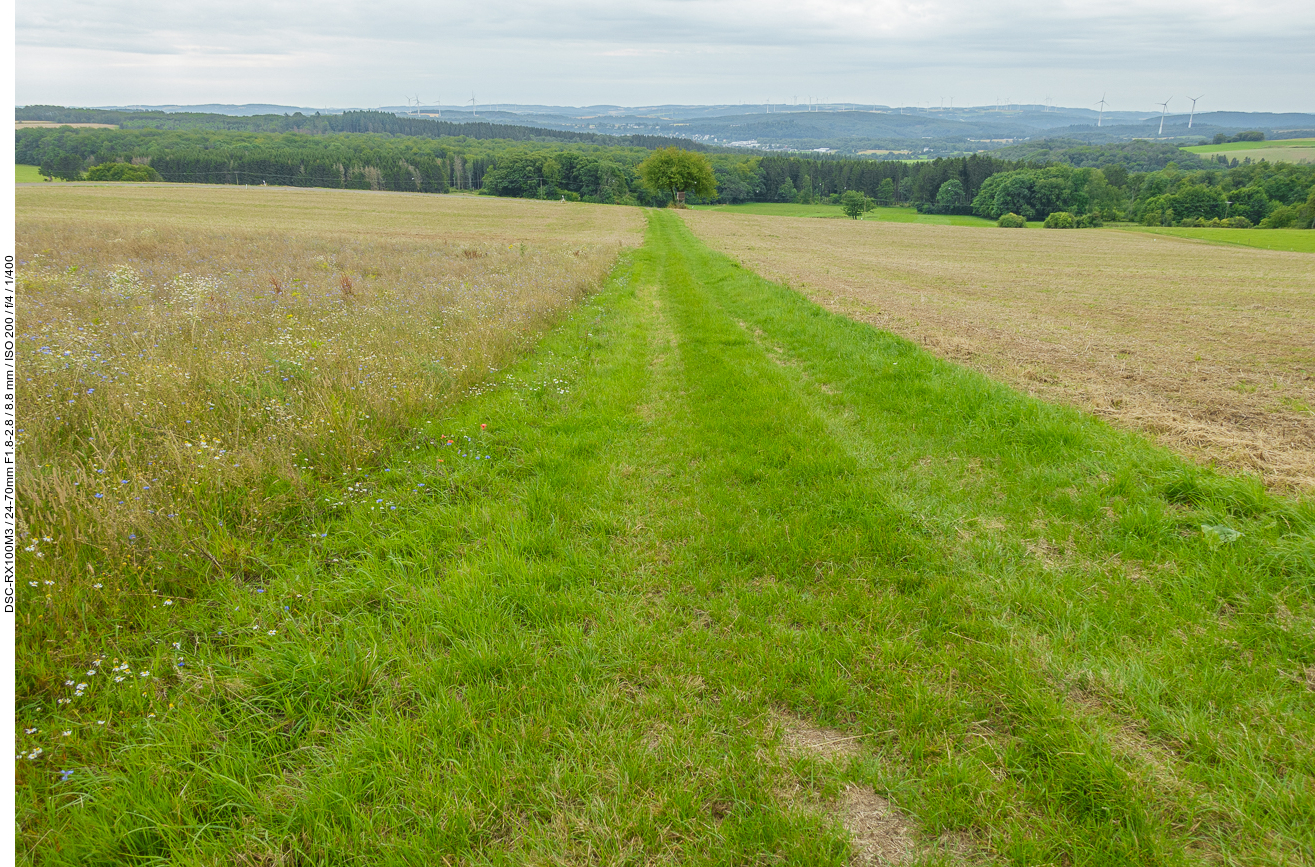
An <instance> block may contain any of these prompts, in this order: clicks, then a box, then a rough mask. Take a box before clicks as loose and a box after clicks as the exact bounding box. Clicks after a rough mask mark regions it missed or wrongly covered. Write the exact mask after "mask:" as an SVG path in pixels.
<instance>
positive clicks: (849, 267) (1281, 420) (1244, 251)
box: [681, 211, 1315, 492]
mask: <svg viewBox="0 0 1315 867" xmlns="http://www.w3.org/2000/svg"><path fill="white" fill-rule="evenodd" d="M681 216H682V217H683V218H684V219H685V220H686V221H687V222H688V223H689V224H690V226H691V227H692V228H693V229H694V230H695V231H696V232H697V233H698V234H699V235H700V236H701V237H702V238H704V239H705V240H706V241H707V242H708V243H709V244H711V245H712V246H713V247H715V248H717V249H718V250H720V251H721V252H723V253H726V254H727V255H729V256H732V257H734V258H736V259H738V260H740V261H742V262H743V263H744V264H746V265H748V266H750V267H752V268H754V269H756V270H757V271H758V272H759V273H761V274H763V275H764V276H766V277H768V278H770V279H774V280H780V281H785V282H788V283H789V284H790V285H792V286H794V287H795V288H797V289H799V290H800V291H802V292H804V293H805V294H806V295H808V296H809V297H810V298H812V299H813V300H815V301H817V302H818V303H820V304H823V305H824V306H827V307H829V308H831V309H833V310H835V311H837V312H840V313H843V314H844V315H847V316H850V317H853V318H855V319H858V320H861V321H864V322H869V323H871V324H873V325H876V326H878V327H880V328H883V329H886V330H889V331H893V332H895V333H897V334H900V335H902V336H905V337H907V338H909V339H911V340H913V341H915V342H917V343H919V344H920V345H922V346H923V347H925V348H927V349H928V350H930V351H932V352H935V353H937V354H938V355H941V356H942V357H945V358H948V359H951V360H954V361H958V362H961V363H964V364H967V365H969V366H971V367H974V368H976V369H978V370H980V371H982V372H984V373H986V374H988V375H990V376H992V377H994V378H997V379H1000V380H1002V381H1004V382H1006V383H1008V384H1010V385H1012V386H1014V387H1016V388H1019V389H1022V390H1025V391H1027V392H1029V393H1031V394H1034V395H1036V396H1038V397H1042V398H1045V399H1047V400H1055V401H1061V402H1066V403H1070V404H1072V405H1075V406H1078V407H1080V408H1082V409H1084V410H1087V411H1090V412H1093V413H1095V414H1097V415H1099V416H1101V417H1103V418H1106V419H1109V420H1111V421H1114V422H1116V423H1119V424H1121V425H1124V426H1126V427H1129V428H1133V429H1136V430H1139V431H1142V432H1144V433H1147V434H1150V435H1151V436H1153V437H1154V438H1156V439H1157V440H1158V441H1159V442H1161V443H1162V444H1164V445H1166V446H1168V447H1170V448H1173V449H1175V450H1177V451H1179V452H1180V453H1182V454H1185V455H1188V456H1190V457H1192V458H1194V459H1196V460H1200V461H1206V462H1215V463H1217V464H1219V465H1222V466H1224V467H1227V468H1230V469H1234V470H1244V471H1248V472H1253V473H1257V474H1259V475H1260V476H1262V477H1263V478H1264V480H1265V482H1266V484H1268V485H1270V486H1271V487H1274V488H1282V489H1290V490H1297V491H1305V492H1309V491H1311V490H1315V337H1312V335H1315V258H1313V257H1311V256H1310V255H1308V254H1303V253H1286V252H1277V251H1270V250H1255V249H1248V248H1241V247H1237V248H1235V247H1226V246H1215V245H1207V244H1199V243H1194V242H1190V241H1182V240H1177V239H1173V238H1165V237H1148V236H1146V235H1139V234H1134V233H1124V232H1117V231H1106V230H1096V231H1075V232H1046V231H1039V230H1031V231H1021V232H1003V231H1000V232H997V231H991V230H987V229H977V228H965V227H957V226H921V225H914V224H901V223H884V222H869V221H863V222H859V221H836V220H828V221H820V220H807V219H793V218H788V217H761V216H753V215H741V214H728V213H719V212H700V211H687V212H682V213H681Z"/></svg>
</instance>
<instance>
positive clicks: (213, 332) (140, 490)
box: [17, 185, 642, 668]
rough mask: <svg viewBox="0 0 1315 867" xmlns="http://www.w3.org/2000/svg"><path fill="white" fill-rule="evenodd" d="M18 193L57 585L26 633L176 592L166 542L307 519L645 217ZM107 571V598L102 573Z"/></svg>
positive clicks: (540, 321) (507, 353)
mask: <svg viewBox="0 0 1315 867" xmlns="http://www.w3.org/2000/svg"><path fill="white" fill-rule="evenodd" d="M17 216H18V259H19V263H20V271H19V273H20V276H19V287H18V293H19V299H20V305H21V320H20V339H19V360H18V364H19V371H20V374H19V383H18V385H19V389H18V395H19V415H20V425H19V426H20V431H19V480H20V482H19V508H20V512H19V520H20V525H21V532H22V534H23V539H24V542H23V551H22V553H21V555H20V556H21V561H20V562H21V567H22V569H23V573H24V576H25V577H26V578H27V579H31V580H26V581H24V587H23V588H22V589H23V590H25V591H26V592H28V593H31V594H35V595H39V596H40V597H42V598H43V599H44V600H45V602H46V606H45V610H44V612H42V611H40V610H39V609H38V608H37V607H34V606H28V607H27V608H26V609H25V610H26V611H27V612H28V614H27V616H28V618H29V619H30V620H31V621H32V623H29V624H28V625H29V626H30V627H33V628H34V629H35V631H28V633H27V635H28V636H29V638H31V639H32V640H34V641H36V642H38V644H39V643H40V642H41V641H54V642H57V643H60V644H61V645H63V644H64V643H65V641H66V640H67V639H68V637H69V635H70V634H76V633H80V632H82V631H83V630H85V629H86V627H87V623H88V620H87V618H88V617H90V618H93V619H94V618H96V617H98V616H101V615H103V614H105V613H107V610H108V609H107V606H108V607H109V608H110V609H113V608H116V607H118V606H121V605H124V604H128V602H127V600H130V599H131V598H136V597H134V596H133V594H134V593H141V594H146V597H149V596H150V595H151V592H152V591H154V590H160V589H162V588H160V587H159V586H157V584H153V583H151V582H149V581H146V580H145V578H144V577H143V576H144V574H145V573H147V572H150V573H152V574H155V573H160V574H161V575H173V576H175V578H173V579H171V580H181V579H180V578H176V576H178V575H181V574H183V573H182V572H181V571H178V570H171V569H170V568H169V564H170V562H174V561H178V560H179V559H180V558H193V559H192V560H191V562H198V559H197V558H199V559H202V560H206V561H211V562H213V563H215V564H218V565H220V566H222V569H223V571H224V572H225V573H226V574H239V575H240V574H242V573H243V571H244V570H246V571H250V570H258V569H259V555H260V550H261V549H262V546H264V545H267V544H270V543H277V542H278V541H279V540H280V539H286V538H288V537H289V535H290V534H291V535H295V534H299V533H309V532H310V530H311V529H313V528H314V527H315V526H316V523H317V522H318V521H319V520H320V519H321V518H323V517H324V516H326V515H327V514H328V513H329V512H331V511H332V510H333V509H335V508H337V507H338V505H339V504H341V503H343V502H345V501H346V500H348V499H351V498H352V497H353V496H354V495H356V494H359V491H358V490H354V489H353V488H352V486H351V480H352V479H353V477H354V475H355V474H356V473H357V472H358V471H362V470H364V469H369V468H370V467H371V466H372V464H373V462H375V461H376V460H377V459H378V458H379V456H380V454H381V452H382V453H387V452H388V451H390V450H395V449H396V448H398V447H399V444H401V443H404V442H406V441H408V438H411V439H414V440H421V439H423V440H426V441H428V440H430V439H432V438H434V437H437V436H438V435H439V433H438V432H437V431H436V430H435V428H434V425H433V424H432V423H431V421H430V418H431V416H432V415H433V414H434V413H435V412H437V411H439V410H441V409H442V408H443V407H444V406H446V405H448V404H449V403H450V402H451V401H452V400H453V399H454V398H455V397H457V396H459V395H461V394H463V393H465V392H467V391H468V390H469V389H471V388H472V387H473V386H476V385H477V384H478V383H480V382H481V381H482V380H485V379H487V378H488V376H489V374H490V371H492V370H494V369H496V368H498V367H499V366H500V365H502V364H503V363H505V362H506V361H507V360H508V359H509V358H510V357H511V356H512V355H514V354H515V353H516V352H518V351H519V350H522V349H523V348H525V347H526V346H527V345H529V344H530V343H531V342H533V341H534V340H535V338H536V336H537V335H538V334H539V333H540V332H542V331H543V329H545V328H546V327H548V326H549V325H550V324H551V323H552V322H554V320H556V319H557V318H558V317H560V316H561V315H563V311H564V309H565V308H566V307H567V306H568V305H570V304H571V303H572V302H573V301H575V300H576V299H578V298H579V297H581V295H583V294H584V293H587V292H589V291H590V290H591V289H592V288H593V287H595V286H597V285H599V283H600V280H601V279H602V278H603V276H604V274H605V272H606V271H607V269H608V267H609V265H610V263H611V262H612V261H613V260H614V259H615V257H616V255H617V253H618V251H619V249H620V248H621V247H624V246H626V245H633V244H636V243H637V242H638V241H639V228H640V224H641V219H642V215H641V214H640V213H639V211H638V210H635V209H621V208H603V207H594V206H570V205H561V204H557V205H553V204H551V203H534V202H522V201H509V200H489V199H476V198H471V197H461V198H458V197H442V198H440V197H425V196H402V195H392V194H385V195H379V194H368V193H346V192H330V191H322V190H292V189H263V188H245V189H241V188H216V187H100V188H86V187H79V186H73V185H67V186H65V185H59V186H53V187H50V188H34V189H20V190H19V191H18V209H17ZM110 573H112V574H113V575H114V581H113V584H114V586H115V588H116V590H117V593H116V595H115V596H114V597H113V600H114V601H112V602H111V601H107V599H108V598H109V597H107V596H106V595H105V594H100V595H96V594H92V595H90V596H89V595H87V594H88V593H89V592H90V590H91V589H92V586H93V584H94V585H95V588H94V589H97V590H99V589H101V588H102V585H106V586H108V584H109V583H111V582H110V581H109V579H105V580H103V581H96V580H95V579H94V578H92V577H90V576H91V575H93V574H94V575H100V576H103V575H106V574H110ZM148 585H149V586H148ZM173 592H175V593H183V592H186V588H185V587H174V588H173ZM143 598H145V597H143ZM142 604H145V603H142ZM37 621H41V622H42V623H44V624H45V625H44V626H42V627H40V628H36V627H37ZM38 668H39V666H38Z"/></svg>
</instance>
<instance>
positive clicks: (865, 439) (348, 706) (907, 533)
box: [20, 213, 1315, 865]
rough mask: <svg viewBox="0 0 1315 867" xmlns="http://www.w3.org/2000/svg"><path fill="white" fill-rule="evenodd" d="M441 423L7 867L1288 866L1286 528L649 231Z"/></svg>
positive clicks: (1294, 695) (1291, 754)
mask: <svg viewBox="0 0 1315 867" xmlns="http://www.w3.org/2000/svg"><path fill="white" fill-rule="evenodd" d="M442 425H443V428H444V433H447V434H449V436H447V437H444V438H443V440H442V441H443V442H448V441H451V442H452V443H453V444H452V445H450V446H448V445H444V446H441V447H439V448H437V449H433V450H425V451H414V452H412V453H411V454H410V455H409V456H407V457H406V458H405V459H402V458H399V460H398V462H397V463H396V465H395V466H393V467H390V468H389V469H388V471H387V472H386V473H380V474H378V476H377V477H376V478H375V479H373V480H372V481H371V482H370V484H372V485H374V486H375V488H374V489H375V491H376V493H377V495H378V496H377V498H376V499H377V500H378V501H379V503H378V504H377V505H375V504H371V505H370V506H362V507H360V508H359V509H357V510H356V511H355V512H353V513H352V514H350V515H349V516H347V517H345V518H344V519H343V520H342V521H340V522H339V523H337V524H336V525H334V526H330V527H326V528H324V536H323V537H322V538H321V539H319V540H318V541H316V542H315V543H314V544H313V545H312V546H311V547H309V548H307V549H304V550H299V551H289V552H288V554H287V557H286V559H285V560H284V561H283V562H280V563H275V564H271V565H270V569H269V572H268V574H267V575H264V576H262V577H261V578H260V579H259V580H258V581H256V582H255V583H251V582H250V581H248V583H240V582H237V581H232V580H229V579H227V578H223V577H221V576H220V577H217V578H216V585H215V587H216V589H215V594H214V597H213V598H212V599H210V600H207V601H206V602H198V603H196V604H195V605H194V606H193V611H192V614H191V615H190V616H191V620H190V621H188V622H189V623H190V624H191V626H190V628H189V631H187V633H186V634H180V635H179V636H178V637H177V640H178V641H179V645H180V647H181V648H182V650H181V651H180V652H182V653H183V655H184V657H185V662H186V664H185V665H184V666H183V667H181V668H179V669H178V671H179V673H178V675H177V681H176V682H175V683H174V685H173V686H172V693H171V695H172V698H171V701H173V702H174V704H175V705H176V708H175V710H174V711H171V713H170V715H168V716H167V717H165V718H162V719H158V720H153V721H151V722H150V723H149V724H142V725H141V726H139V727H138V728H136V729H131V728H128V727H127V726H125V727H124V730H123V734H122V738H121V742H120V746H119V747H118V748H117V749H116V750H114V751H113V752H106V753H105V754H104V755H103V756H102V758H101V760H100V761H98V762H96V763H94V764H93V765H92V766H91V767H88V768H86V769H85V770H80V772H79V773H78V774H77V775H75V776H73V777H72V778H71V779H70V780H68V781H65V782H62V783H57V782H52V781H45V780H43V779H37V778H35V777H33V778H32V779H30V780H29V781H28V782H27V783H26V787H25V788H24V789H23V790H22V791H20V802H21V803H22V804H23V805H24V809H25V813H24V824H23V831H22V841H23V845H24V847H25V849H26V851H27V854H28V857H29V859H30V860H32V861H35V862H39V863H52V864H53V863H69V864H74V863H77V864H95V863H122V862H125V861H134V862H136V863H174V864H211V863H250V864H297V863H305V864H394V863H395V864H404V863H405V864H438V863H454V864H455V863H499V864H524V863H544V864H549V863H554V864H555V863H572V864H573V863H608V864H611V863H636V864H639V863H673V864H674V863H680V864H743V863H793V864H844V863H848V862H850V861H851V859H865V858H866V859H872V858H876V857H878V856H885V857H889V858H891V859H893V860H894V861H895V862H896V863H996V862H1003V863H1016V864H1045V863H1052V864H1110V865H1113V864H1128V863H1137V864H1192V863H1208V862H1210V861H1211V860H1212V859H1217V858H1219V857H1224V858H1228V859H1233V861H1234V862H1236V863H1248V864H1284V863H1290V864H1296V863H1303V861H1305V860H1309V859H1311V858H1312V857H1315V823H1312V822H1311V817H1312V816H1315V786H1312V777H1315V762H1313V761H1312V758H1311V757H1312V755H1315V749H1312V747H1313V746H1315V691H1312V690H1313V689H1315V628H1312V627H1313V626H1315V607H1313V606H1312V589H1313V588H1312V575H1313V574H1315V541H1313V537H1312V526H1313V525H1315V516H1313V515H1312V511H1311V509H1310V508H1309V506H1308V505H1301V504H1297V505H1294V504H1291V503H1284V502H1280V501H1276V500H1273V499H1270V498H1268V497H1267V496H1266V495H1265V494H1264V493H1263V492H1262V491H1261V490H1259V489H1258V488H1257V487H1255V486H1252V485H1248V484H1246V483H1244V482H1241V481H1234V480H1228V479H1223V478H1220V477H1216V476H1214V475H1212V474H1211V473H1209V472H1207V471H1203V470H1199V469H1196V468H1192V467H1189V466H1187V465H1185V464H1183V463H1182V462H1181V461H1179V460H1177V459H1175V458H1173V457H1171V456H1169V455H1168V454H1167V453H1165V452H1162V451H1159V450H1156V449H1154V448H1152V447H1150V446H1148V445H1146V444H1145V443H1144V442H1143V441H1141V440H1139V439H1136V438H1134V437H1132V436H1129V435H1126V434H1122V433H1118V432H1115V431H1112V430H1111V429H1109V428H1108V427H1106V426H1104V425H1101V424H1099V423H1097V422H1094V421H1092V420H1090V419H1086V418H1083V417H1080V416H1079V415H1077V414H1076V413H1074V412H1071V411H1068V410H1064V409H1059V408H1055V407H1052V406H1048V405H1045V404H1042V403H1039V402H1037V401H1033V400H1030V399H1027V398H1025V397H1021V396H1019V395H1018V394H1016V393H1013V392H1010V391H1008V390H1006V389H1004V388H1003V387H1001V386H998V385H995V384H992V383H991V382H989V381H987V380H985V379H983V378H982V377H979V376H977V375H974V374H971V373H969V372H967V371H965V370H963V369H961V368H956V367H953V366H950V365H947V364H944V363H942V362H939V361H937V360H936V359H934V358H932V357H931V356H929V355H927V354H925V353H922V352H920V351H918V350H917V349H916V348H915V347H914V346H912V345H911V344H909V343H907V342H905V341H902V340H900V339H898V338H895V337H893V336H891V335H889V334H885V333H882V332H878V331H874V330H873V329H871V328H869V327H867V326H864V325H860V324H857V323H854V322H851V321H848V320H845V319H843V318H840V317H837V316H834V315H832V314H829V313H826V312H825V311H823V310H821V309H820V308H818V307H816V306H814V305H812V304H810V303H808V302H807V301H805V300H803V299H802V298H801V297H800V296H798V295H797V294H795V293H792V292H790V291H788V290H786V289H783V288H781V287H779V286H776V285H774V284H770V283H767V282H766V281H763V280H762V279H760V278H758V277H757V276H756V275H754V274H752V273H750V272H748V271H746V270H744V269H742V268H740V267H738V266H736V265H735V264H734V263H732V262H730V261H729V260H727V259H725V258H724V257H721V256H718V255H716V254H714V253H712V252H710V251H709V250H707V249H706V248H705V247H703V246H702V245H701V244H700V243H699V242H698V241H697V240H696V239H695V238H694V237H693V236H692V235H690V234H689V231H688V230H687V229H686V228H685V227H684V225H683V224H682V223H681V222H680V221H679V220H678V219H677V218H675V217H674V216H673V215H671V214H665V213H655V214H653V215H652V218H651V224H650V228H649V236H648V241H647V243H646V245H645V247H644V248H643V249H641V250H640V251H639V252H638V253H636V254H635V255H634V256H633V257H632V258H631V260H629V261H628V262H627V263H624V264H623V265H622V266H621V267H620V268H619V269H618V271H617V274H616V276H615V278H614V279H613V281H612V282H611V283H610V284H609V287H608V288H607V290H606V291H605V292H604V293H602V294H601V295H599V296H596V297H595V298H594V299H593V300H592V301H591V302H590V303H589V304H587V305H585V306H583V307H581V308H580V309H579V310H578V311H577V312H576V314H575V316H574V317H573V319H572V320H571V322H570V323H568V324H567V325H565V326H564V327H562V328H560V329H559V330H558V331H556V332H554V333H553V334H552V335H550V336H549V338H548V339H547V340H546V341H545V343H544V344H543V345H542V346H541V348H540V349H539V350H538V351H537V352H536V353H535V354H534V355H533V356H531V357H529V358H527V359H526V360H525V361H524V362H523V363H521V364H520V365H518V366H516V367H515V368H513V369H511V371H510V372H509V373H508V375H507V376H506V378H505V379H504V380H502V381H501V382H500V384H499V386H498V387H497V388H494V389H491V390H490V391H489V392H488V393H486V394H485V395H483V396H479V397H476V398H473V399H472V400H471V401H469V402H468V403H466V404H465V405H463V406H462V407H461V408H460V414H459V415H458V416H457V417H454V418H452V419H448V420H444V421H443V422H442ZM485 425H486V426H487V427H483V426H485ZM394 505H395V506H397V508H396V510H394V509H393V508H391V507H392V506H394ZM1203 525H1204V526H1205V527H1207V528H1209V529H1207V530H1204V531H1203V530H1202V527H1203ZM1232 532H1240V533H1241V534H1242V535H1241V536H1240V537H1236V538H1232V539H1231V541H1228V539H1230V538H1231V536H1232ZM237 621H240V622H241V623H242V624H243V625H242V628H241V629H240V630H234V629H233V628H232V627H231V626H228V627H226V626H225V624H232V623H234V622H237ZM248 624H249V626H248ZM234 633H236V634H234ZM891 805H894V806H893V807H892V806H891ZM56 844H57V845H56Z"/></svg>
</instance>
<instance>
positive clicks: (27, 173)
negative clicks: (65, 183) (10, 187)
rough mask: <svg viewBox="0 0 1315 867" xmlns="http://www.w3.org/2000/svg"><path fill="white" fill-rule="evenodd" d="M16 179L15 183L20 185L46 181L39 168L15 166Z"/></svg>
mask: <svg viewBox="0 0 1315 867" xmlns="http://www.w3.org/2000/svg"><path fill="white" fill-rule="evenodd" d="M14 178H15V180H14V182H15V183H18V184H33V183H38V182H40V181H42V180H44V178H42V176H41V170H40V168H39V167H38V166H23V165H15V166H14Z"/></svg>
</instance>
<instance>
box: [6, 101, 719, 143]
mask: <svg viewBox="0 0 1315 867" xmlns="http://www.w3.org/2000/svg"><path fill="white" fill-rule="evenodd" d="M15 117H16V119H17V120H20V121H24V120H29V121H44V122H47V123H105V124H115V125H117V126H118V127H119V128H120V129H125V130H127V129H143V130H144V129H158V130H172V131H175V132H278V133H287V132H295V133H302V134H304V135H330V134H333V133H379V134H384V135H399V136H417V137H420V138H458V137H460V138H472V139H506V140H508V141H525V142H582V143H588V144H601V145H605V146H608V147H642V148H659V147H679V148H684V149H685V150H692V151H705V152H706V151H709V150H711V148H709V147H708V146H707V145H703V144H699V143H698V142H694V141H690V140H689V139H684V138H670V137H667V136H658V135H600V134H598V133H587V132H575V131H570V130H554V129H544V128H542V127H537V126H517V125H514V124H504V123H490V122H488V121H478V120H472V121H446V120H436V119H433V118H427V117H405V116H399V115H396V114H392V113H391V112H386V111H347V112H343V113H342V114H326V115H321V114H318V113H316V114H311V115H306V114H302V113H301V112H294V113H293V114H258V115H249V116H243V115H238V116H234V115H227V114H204V113H198V112H183V111H180V112H166V111H124V110H119V109H101V108H65V107H64V106H59V105H29V106H25V107H23V108H20V109H17V110H16V112H15Z"/></svg>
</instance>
